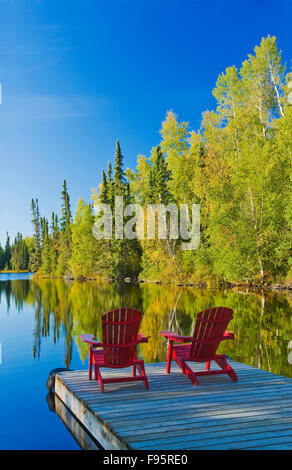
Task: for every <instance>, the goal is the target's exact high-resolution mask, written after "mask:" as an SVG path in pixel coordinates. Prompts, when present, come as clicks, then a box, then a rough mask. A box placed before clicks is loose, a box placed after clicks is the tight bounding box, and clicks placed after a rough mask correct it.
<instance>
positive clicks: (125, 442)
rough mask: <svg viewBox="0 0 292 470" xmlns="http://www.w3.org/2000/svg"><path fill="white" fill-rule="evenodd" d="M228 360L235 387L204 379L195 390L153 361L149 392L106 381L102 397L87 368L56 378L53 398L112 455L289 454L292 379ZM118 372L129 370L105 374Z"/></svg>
mask: <svg viewBox="0 0 292 470" xmlns="http://www.w3.org/2000/svg"><path fill="white" fill-rule="evenodd" d="M229 362H230V364H231V366H232V367H233V368H234V369H235V371H236V372H237V374H238V382H237V383H235V382H232V381H231V380H230V379H229V377H227V376H223V375H219V376H205V377H200V379H199V385H198V386H197V387H194V386H193V385H192V384H191V382H190V381H189V380H188V379H187V377H186V376H184V375H183V374H182V373H181V371H180V369H179V368H178V366H177V365H176V364H174V365H173V366H172V372H171V374H166V373H165V363H156V364H147V365H146V371H147V375H148V379H149V386H150V390H149V391H146V390H145V388H144V386H143V384H141V383H137V382H128V383H127V382H124V383H116V384H107V385H106V386H105V393H104V394H102V393H100V390H99V386H98V384H97V382H95V381H94V380H92V381H89V380H88V375H87V371H85V370H84V371H66V372H62V373H60V374H58V376H57V377H56V384H55V393H56V395H57V396H58V397H59V399H60V400H62V402H63V403H64V404H65V405H66V407H67V408H68V409H69V410H70V411H71V413H72V414H73V415H74V416H75V417H76V418H77V419H78V420H79V421H80V422H81V423H82V425H83V426H85V428H86V429H87V430H88V432H89V433H90V434H91V435H92V436H93V437H94V439H95V440H97V441H98V442H99V443H100V444H101V446H102V447H103V448H105V449H108V450H114V449H119V450H126V449H137V450H141V449H146V450H155V449H156V450H162V449H165V450H171V449H181V450H187V449H204V450H206V449H214V450H217V449H290V450H291V449H292V379H289V378H286V377H283V376H279V375H276V374H272V373H270V372H267V371H263V370H260V369H257V368H255V367H251V366H247V365H245V364H241V363H239V362H236V361H233V360H230V361H229ZM196 366H197V365H196ZM202 367H204V365H200V364H199V365H198V367H197V369H200V368H202ZM113 374H114V375H115V376H119V377H122V376H123V375H126V374H129V370H119V371H112V370H107V369H104V371H103V375H104V377H109V376H111V375H113Z"/></svg>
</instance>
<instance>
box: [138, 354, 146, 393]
mask: <svg viewBox="0 0 292 470" xmlns="http://www.w3.org/2000/svg"><path fill="white" fill-rule="evenodd" d="M136 367H137V369H138V372H139V374H140V375H141V377H143V383H144V385H145V388H146V390H149V382H148V378H147V375H146V372H145V366H144V362H143V361H142V362H140V364H137V366H136Z"/></svg>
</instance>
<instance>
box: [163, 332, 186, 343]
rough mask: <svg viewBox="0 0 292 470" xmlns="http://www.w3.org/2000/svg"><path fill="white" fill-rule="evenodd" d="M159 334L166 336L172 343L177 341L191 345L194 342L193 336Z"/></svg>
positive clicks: (171, 333) (173, 333) (169, 333)
mask: <svg viewBox="0 0 292 470" xmlns="http://www.w3.org/2000/svg"><path fill="white" fill-rule="evenodd" d="M159 334H160V335H161V336H164V337H165V338H167V339H168V340H170V341H176V342H178V343H189V342H191V341H192V340H193V337H192V336H182V335H178V334H177V333H175V332H174V331H160V332H159Z"/></svg>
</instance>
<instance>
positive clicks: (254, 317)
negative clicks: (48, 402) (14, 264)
mask: <svg viewBox="0 0 292 470" xmlns="http://www.w3.org/2000/svg"><path fill="white" fill-rule="evenodd" d="M2 296H4V297H5V299H6V303H7V306H8V310H9V305H10V303H11V300H12V299H13V300H14V302H15V305H16V306H17V309H18V311H19V313H21V312H22V310H23V309H24V308H25V305H29V306H31V307H33V309H34V312H35V313H34V331H33V347H32V354H33V356H34V357H39V356H40V355H41V344H42V338H44V337H47V336H50V337H51V338H52V339H53V341H54V343H56V342H59V340H60V338H64V341H65V345H64V350H65V356H64V358H63V362H64V366H65V367H68V368H69V367H70V363H71V359H72V346H73V342H74V341H76V343H77V347H78V351H79V355H80V358H81V359H82V360H84V359H86V357H87V354H88V349H87V346H86V345H85V344H84V343H82V342H81V341H80V339H79V335H80V334H81V333H94V334H96V335H97V337H99V338H101V321H100V318H101V315H102V313H104V312H106V311H107V310H110V309H112V308H115V307H119V306H129V307H136V308H138V309H140V310H141V311H142V312H143V320H142V325H141V332H143V333H144V334H147V335H150V339H149V343H148V344H144V345H142V348H141V351H140V352H141V355H143V357H144V359H145V362H146V363H147V362H157V361H165V360H166V342H165V339H164V338H162V337H161V336H160V335H159V331H161V330H166V329H172V330H175V331H177V332H179V333H182V334H186V335H189V334H191V333H192V331H193V328H194V322H195V318H196V313H197V312H199V311H200V310H203V309H205V308H208V307H212V306H219V305H221V306H227V307H231V308H233V310H234V320H233V321H232V323H231V324H230V330H231V331H233V332H234V333H235V340H234V341H233V342H232V341H230V342H224V343H223V344H222V346H221V352H225V353H226V354H228V355H229V356H230V357H232V358H233V359H236V360H239V361H241V362H244V363H246V364H250V365H254V366H256V367H259V368H262V369H265V370H268V371H271V372H275V373H278V374H282V375H285V376H287V377H292V365H290V364H289V363H288V353H289V350H288V343H289V341H290V340H292V296H291V294H289V293H275V292H268V293H267V292H265V293H254V292H249V293H247V292H236V291H233V290H225V291H220V290H210V289H194V288H181V287H180V288H178V287H173V286H158V285H154V284H142V285H122V286H120V285H116V284H110V283H101V282H99V283H97V282H84V283H81V282H65V281H63V280H50V279H43V280H21V279H18V280H14V281H10V280H7V281H5V282H0V300H1V298H2Z"/></svg>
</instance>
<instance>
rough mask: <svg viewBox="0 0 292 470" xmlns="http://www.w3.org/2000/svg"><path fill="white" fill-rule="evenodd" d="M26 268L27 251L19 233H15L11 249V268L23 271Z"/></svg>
mask: <svg viewBox="0 0 292 470" xmlns="http://www.w3.org/2000/svg"><path fill="white" fill-rule="evenodd" d="M27 267H28V249H27V245H26V243H25V241H24V240H23V238H22V235H21V233H17V235H16V237H15V240H14V243H13V245H12V249H11V268H12V270H13V271H24V270H26V269H27Z"/></svg>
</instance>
